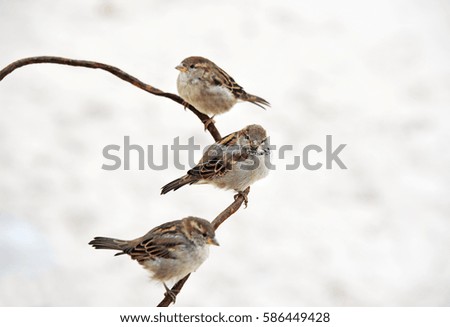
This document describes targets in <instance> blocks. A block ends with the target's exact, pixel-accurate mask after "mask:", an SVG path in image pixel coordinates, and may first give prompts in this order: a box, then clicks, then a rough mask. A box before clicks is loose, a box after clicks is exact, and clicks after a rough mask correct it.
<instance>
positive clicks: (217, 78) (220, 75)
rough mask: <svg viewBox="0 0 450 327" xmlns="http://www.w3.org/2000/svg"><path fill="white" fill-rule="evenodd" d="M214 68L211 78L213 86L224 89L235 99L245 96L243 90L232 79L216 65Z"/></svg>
mask: <svg viewBox="0 0 450 327" xmlns="http://www.w3.org/2000/svg"><path fill="white" fill-rule="evenodd" d="M214 68H215V69H214V70H213V72H212V74H211V75H212V76H211V77H212V80H213V82H214V84H215V85H219V86H223V87H226V88H227V89H228V90H230V91H231V93H233V95H234V96H235V97H236V98H240V97H241V96H242V95H243V94H246V92H245V91H244V88H243V87H242V86H240V85H239V84H238V83H236V81H235V80H234V79H233V77H231V76H230V75H228V74H227V73H226V72H225V71H224V70H223V69H222V68H220V67H219V66H217V65H216V66H215V67H214Z"/></svg>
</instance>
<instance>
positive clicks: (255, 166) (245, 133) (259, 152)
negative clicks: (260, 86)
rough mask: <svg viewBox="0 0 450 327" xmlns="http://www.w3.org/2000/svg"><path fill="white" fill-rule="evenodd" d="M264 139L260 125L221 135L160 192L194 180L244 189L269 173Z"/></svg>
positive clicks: (237, 189) (264, 134)
mask: <svg viewBox="0 0 450 327" xmlns="http://www.w3.org/2000/svg"><path fill="white" fill-rule="evenodd" d="M266 141H267V135H266V131H265V130H264V128H262V127H261V126H260V125H249V126H247V127H245V128H243V129H242V130H240V131H237V132H234V133H231V134H229V135H227V136H225V137H224V138H222V139H221V140H220V141H219V142H216V143H214V144H212V145H211V146H209V148H208V149H207V150H206V151H205V153H204V155H203V157H202V159H201V160H200V161H199V162H198V164H197V165H196V166H195V167H194V168H192V169H191V170H189V171H188V172H187V174H186V175H184V176H183V177H180V178H178V179H176V180H174V181H172V182H170V183H168V184H167V185H165V186H163V187H162V190H161V194H165V193H167V192H169V191H172V190H174V191H175V190H177V189H179V188H180V187H182V186H184V185H188V184H196V183H198V184H212V185H214V186H217V187H219V188H224V189H234V190H236V191H238V192H242V191H244V190H245V189H246V188H247V186H249V185H251V184H253V183H254V182H255V181H257V180H258V179H261V178H263V177H265V176H266V175H267V174H268V172H269V169H268V167H267V163H268V162H267V161H268V159H269V156H270V151H269V145H268V143H267V142H266Z"/></svg>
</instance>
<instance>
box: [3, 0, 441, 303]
mask: <svg viewBox="0 0 450 327" xmlns="http://www.w3.org/2000/svg"><path fill="white" fill-rule="evenodd" d="M0 31H1V32H0V44H1V51H0V66H1V67H4V66H6V65H7V64H9V63H10V62H12V61H14V60H17V59H20V58H23V57H29V56H37V55H54V56H64V57H69V58H76V59H86V60H97V61H100V62H104V63H108V64H111V65H114V66H117V67H119V68H121V69H123V70H125V71H126V72H128V73H130V74H132V75H134V76H136V77H137V78H139V79H141V80H143V81H145V82H147V83H149V84H151V85H153V86H156V87H158V88H160V89H163V90H165V91H168V92H176V86H175V85H176V84H175V81H176V77H177V71H176V70H175V69H174V67H175V66H176V65H177V64H178V63H179V62H180V61H181V60H182V59H183V58H185V57H187V56H190V55H202V56H205V57H207V58H210V59H211V60H213V61H215V62H216V63H217V64H218V65H220V66H221V67H222V68H224V69H225V70H226V71H227V72H229V73H230V75H232V76H233V77H234V78H235V79H236V81H237V82H238V83H240V84H241V85H242V86H244V87H245V89H246V90H247V91H248V92H250V93H254V94H257V95H259V96H261V97H264V98H266V99H267V100H269V101H270V102H271V104H272V108H270V109H268V110H267V111H263V110H261V109H259V108H258V107H256V106H254V105H252V104H247V103H243V104H238V105H236V106H235V108H234V109H233V110H232V111H231V112H229V113H227V114H225V115H222V116H219V117H217V119H216V121H217V127H218V128H219V130H220V131H221V133H222V135H226V134H227V133H229V132H232V131H235V130H238V129H240V128H242V127H244V126H245V125H247V124H250V123H258V124H261V125H263V126H264V127H265V128H266V129H267V131H268V132H269V134H270V135H271V137H272V143H273V144H277V145H283V144H292V145H293V146H294V148H295V149H296V152H295V153H293V154H295V155H298V154H301V149H302V148H303V147H304V146H306V145H308V144H318V145H320V146H322V147H323V146H324V144H325V136H326V135H327V134H330V135H333V141H334V142H335V144H336V146H337V145H338V144H340V143H345V144H347V147H346V148H345V149H344V150H343V152H342V154H341V156H340V157H341V158H342V160H343V161H344V162H345V164H346V165H347V167H348V170H341V169H339V168H337V167H336V166H335V169H332V170H325V169H320V170H317V171H308V170H306V169H304V168H300V169H298V170H295V171H287V170H286V169H285V165H286V163H289V162H290V159H292V156H293V154H290V155H289V156H288V159H289V160H281V159H279V158H278V156H277V154H276V153H274V155H273V162H274V163H276V164H277V165H278V166H277V170H275V171H272V172H271V174H270V175H269V176H268V177H267V178H266V179H265V180H262V181H260V182H258V183H256V184H255V185H254V186H253V188H252V192H251V194H250V203H249V206H248V208H247V209H245V210H240V211H239V212H238V213H237V214H235V215H234V216H233V217H232V218H231V219H230V220H228V221H227V222H226V223H225V224H224V225H223V226H222V227H221V228H220V229H219V230H218V235H217V238H218V240H219V241H220V243H221V247H219V248H213V249H211V253H210V258H209V259H208V260H207V261H206V262H205V263H204V264H203V266H202V267H200V269H199V270H198V271H197V272H196V273H195V274H193V276H192V277H191V279H190V280H189V282H188V283H187V284H186V286H185V288H184V290H183V292H182V293H181V294H180V296H179V297H178V300H177V305H178V306H269V305H272V306H445V305H450V260H449V254H450V220H449V219H450V215H449V213H450V203H449V198H450V194H449V193H450V189H449V187H450V171H449V164H450V154H449V153H450V152H449V148H448V142H449V136H450V135H449V134H450V132H449V131H450V129H449V128H448V123H449V117H450V113H449V109H450V108H449V104H450V92H449V90H450V64H449V62H450V60H449V58H450V38H449V34H450V4H449V3H448V2H447V1H445V0H441V1H440V0H414V1H406V0H395V1H393V0H380V1H376V2H373V1H372V2H369V1H365V2H362V1H356V0H354V1H331V0H330V1H297V0H295V1H294V0H292V1H283V2H281V1H273V0H271V1H260V0H258V1H256V0H254V1H246V2H244V1H237V0H236V1H222V2H220V3H219V2H211V1H206V0H205V1H196V2H192V1H189V2H188V1H162V0H161V1H156V0H154V1H149V0H145V1H144V0H137V1H131V2H130V1H126V2H124V1H119V0H102V1H98V0H96V1H92V0H79V1H74V2H71V3H68V2H63V1H51V0H42V1H33V0H22V1H8V0H0ZM125 135H129V136H130V137H131V141H132V142H133V143H137V144H140V145H143V146H145V145H148V144H153V145H155V146H157V147H158V146H160V145H162V144H171V142H172V140H173V138H174V137H176V136H180V137H181V139H182V140H187V138H188V137H190V136H195V139H196V141H197V142H198V143H200V144H202V145H207V144H209V143H211V142H212V138H211V137H210V135H209V134H207V133H205V132H203V129H202V125H201V123H200V122H199V121H198V119H197V118H196V117H195V116H194V115H193V114H191V113H190V112H187V111H184V110H183V109H182V107H181V106H180V105H178V104H176V103H174V102H172V101H170V100H168V99H164V98H158V97H155V96H152V95H150V94H147V93H145V92H143V91H141V90H139V89H137V88H135V87H133V86H131V85H129V84H127V83H125V82H123V81H121V80H119V79H118V78H116V77H114V76H112V75H109V74H108V73H106V72H102V71H96V70H90V69H85V68H75V67H67V66H60V65H50V64H45V65H33V66H27V67H24V68H21V69H19V70H17V71H15V72H13V73H12V74H11V75H9V76H7V77H6V78H5V79H4V80H3V81H2V82H0V262H1V265H0V305H3V306H152V305H155V304H156V303H158V302H159V300H160V299H161V298H162V294H163V287H162V286H161V285H159V284H157V283H154V282H150V281H149V279H148V275H147V272H146V271H145V270H143V269H142V268H141V267H139V265H138V264H137V263H135V262H132V261H131V260H130V259H129V258H127V257H113V254H114V252H112V251H96V250H94V249H92V248H91V247H90V246H88V245H87V243H88V242H89V241H90V240H91V239H92V237H94V236H98V235H103V236H112V237H118V238H125V239H129V238H135V237H137V236H141V235H143V234H144V233H146V232H147V231H148V230H149V229H151V228H152V227H154V226H156V225H158V224H161V223H163V222H165V221H168V220H173V219H178V218H181V217H184V216H187V215H196V216H199V217H204V218H207V219H212V218H214V217H215V216H216V215H217V214H218V213H219V212H220V211H221V210H222V209H224V208H225V207H226V206H227V205H228V204H229V203H231V202H232V199H233V193H232V192H230V191H223V190H219V189H214V188H212V187H210V186H191V187H186V188H183V189H180V190H179V191H177V192H171V193H170V194H167V195H165V196H160V195H159V190H160V187H161V186H162V185H164V184H165V183H167V182H169V181H171V180H173V179H174V178H177V177H179V176H181V175H182V174H183V172H181V171H179V170H176V169H175V168H174V167H173V166H172V165H170V169H169V170H166V171H153V170H150V169H146V170H144V171H139V170H138V169H137V166H135V167H134V168H133V169H132V170H130V171H124V170H122V169H121V170H117V171H104V170H102V169H101V166H102V164H103V163H105V162H106V160H105V159H104V158H103V157H102V149H103V147H104V146H105V145H107V144H119V145H121V144H123V137H124V136H125ZM199 157H200V153H198V154H197V158H196V159H198V158H199ZM312 159H323V156H320V155H317V156H316V157H314V158H312Z"/></svg>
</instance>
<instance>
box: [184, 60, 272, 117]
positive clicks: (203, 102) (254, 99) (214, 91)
mask: <svg viewBox="0 0 450 327" xmlns="http://www.w3.org/2000/svg"><path fill="white" fill-rule="evenodd" d="M176 69H178V70H179V71H180V74H179V75H178V79H177V88H178V93H179V94H180V96H181V97H182V98H183V100H185V101H186V102H188V103H190V104H191V105H193V106H194V107H195V108H196V109H197V110H198V111H200V112H202V113H204V114H206V115H218V114H222V113H224V112H227V111H228V110H230V109H231V108H232V107H233V106H234V105H235V104H236V103H237V102H238V101H247V102H251V103H253V104H255V105H257V106H259V107H261V108H263V109H265V108H264V106H270V103H269V102H268V101H266V100H264V99H263V98H261V97H258V96H256V95H253V94H249V93H247V92H245V90H244V88H243V87H242V86H240V85H239V84H238V83H236V81H235V80H234V79H233V78H232V77H231V76H230V75H228V74H227V73H226V72H225V71H224V70H223V69H222V68H220V67H219V66H217V65H216V64H215V63H213V62H212V61H211V60H209V59H206V58H203V57H199V56H193V57H188V58H186V59H184V60H183V61H182V62H181V64H180V65H178V66H177V67H176Z"/></svg>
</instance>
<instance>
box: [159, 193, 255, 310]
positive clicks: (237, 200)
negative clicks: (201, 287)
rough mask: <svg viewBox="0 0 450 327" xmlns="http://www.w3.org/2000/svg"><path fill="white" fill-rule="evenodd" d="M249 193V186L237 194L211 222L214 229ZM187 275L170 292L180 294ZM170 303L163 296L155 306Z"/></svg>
mask: <svg viewBox="0 0 450 327" xmlns="http://www.w3.org/2000/svg"><path fill="white" fill-rule="evenodd" d="M249 192H250V186H249V187H247V188H246V189H245V191H244V192H241V193H238V194H237V196H236V198H235V200H234V202H233V203H232V204H230V205H229V206H228V207H227V208H226V209H225V210H224V211H222V212H221V213H220V214H219V215H218V216H217V217H216V218H215V219H214V220H213V221H212V222H211V224H212V225H213V227H214V229H215V230H217V228H219V226H220V225H221V224H222V223H223V222H224V221H225V220H227V219H228V218H229V217H230V216H231V215H232V214H234V213H235V212H236V211H238V210H239V208H240V207H241V205H242V203H244V202H245V201H246V198H247V196H248V193H249ZM190 275H191V274H189V275H187V276H186V277H184V278H183V279H181V280H179V281H178V282H177V283H176V284H175V285H174V286H173V287H172V289H171V292H172V293H173V294H174V295H175V296H177V295H178V293H180V291H181V289H182V288H183V286H184V283H186V281H187V280H188V278H189V276H190ZM171 303H172V297H171V296H170V295H169V294H166V295H164V298H163V299H162V301H161V302H160V303H159V304H158V305H157V306H158V307H168V306H169V305H170V304H171Z"/></svg>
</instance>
